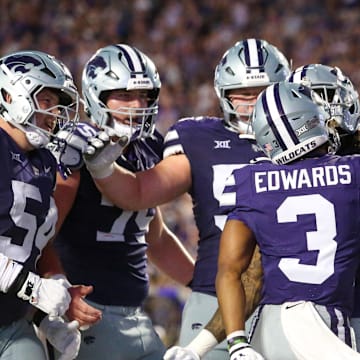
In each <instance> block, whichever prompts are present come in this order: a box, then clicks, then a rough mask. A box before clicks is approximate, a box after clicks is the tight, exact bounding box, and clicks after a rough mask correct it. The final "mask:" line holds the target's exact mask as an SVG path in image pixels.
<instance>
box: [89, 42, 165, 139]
mask: <svg viewBox="0 0 360 360" xmlns="http://www.w3.org/2000/svg"><path fill="white" fill-rule="evenodd" d="M82 88H83V97H84V100H85V107H86V110H87V113H88V115H89V116H90V118H91V120H92V121H93V122H94V123H95V124H97V126H98V127H100V128H102V129H105V130H106V129H107V128H109V129H111V130H112V131H115V133H117V135H119V136H122V135H124V134H125V135H128V136H129V135H130V137H132V138H135V137H146V136H149V135H151V134H152V132H153V130H154V122H155V117H156V115H157V113H158V101H159V93H160V88H161V82H160V78H159V74H158V72H157V69H156V67H155V65H154V63H153V62H152V61H151V60H150V58H148V57H147V56H146V55H145V54H143V53H142V52H140V51H139V50H138V49H136V48H134V47H131V46H128V45H124V44H118V45H112V46H107V47H104V48H102V49H99V50H98V51H97V52H96V53H95V54H94V56H93V57H92V58H91V59H90V60H89V61H88V62H87V64H86V65H85V68H84V71H83V76H82ZM120 90H121V91H122V92H129V95H128V96H129V98H131V96H130V93H132V92H136V93H138V92H140V93H144V92H146V94H147V95H146V97H147V101H146V104H144V105H143V106H142V107H129V106H122V107H117V108H116V109H110V108H109V107H108V106H107V99H108V97H109V94H110V93H111V92H113V91H120ZM122 119H125V121H123V120H122ZM120 122H122V123H120Z"/></svg>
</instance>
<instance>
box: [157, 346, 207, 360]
mask: <svg viewBox="0 0 360 360" xmlns="http://www.w3.org/2000/svg"><path fill="white" fill-rule="evenodd" d="M163 360H200V356H199V355H198V354H196V353H195V352H194V351H193V350H191V349H188V348H186V347H185V348H182V347H180V346H173V347H171V348H170V349H168V350H167V351H166V353H165V355H164V358H163Z"/></svg>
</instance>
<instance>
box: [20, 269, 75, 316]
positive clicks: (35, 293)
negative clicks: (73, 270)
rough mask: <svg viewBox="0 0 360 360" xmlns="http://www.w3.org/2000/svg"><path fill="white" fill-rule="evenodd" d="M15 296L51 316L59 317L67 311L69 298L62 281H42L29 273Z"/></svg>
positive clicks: (37, 276) (42, 279)
mask: <svg viewBox="0 0 360 360" xmlns="http://www.w3.org/2000/svg"><path fill="white" fill-rule="evenodd" d="M20 286H21V287H20V289H19V291H18V292H17V296H18V297H19V298H21V299H23V300H26V301H29V302H30V304H31V305H33V306H35V307H36V308H38V309H40V310H42V311H44V312H45V313H47V314H49V315H51V316H61V315H63V314H64V313H65V311H66V310H67V309H68V307H69V304H70V301H71V296H70V293H69V292H68V290H67V285H65V284H64V280H63V279H58V280H54V279H44V278H41V277H40V276H39V275H36V274H34V273H33V272H31V271H29V272H28V273H27V274H26V276H25V278H24V281H23V283H22V284H21V285H20Z"/></svg>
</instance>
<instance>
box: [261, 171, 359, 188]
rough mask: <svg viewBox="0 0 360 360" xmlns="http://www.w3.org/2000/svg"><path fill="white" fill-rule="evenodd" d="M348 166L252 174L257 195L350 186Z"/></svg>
mask: <svg viewBox="0 0 360 360" xmlns="http://www.w3.org/2000/svg"><path fill="white" fill-rule="evenodd" d="M351 180H352V178H351V171H350V166H349V165H338V166H335V165H334V166H333V165H328V166H319V167H313V168H309V169H289V170H287V169H286V170H285V169H281V170H272V171H256V172H255V173H254V181H255V189H256V192H257V193H260V192H264V191H277V190H294V189H303V188H313V187H322V186H334V185H338V184H342V185H349V184H351Z"/></svg>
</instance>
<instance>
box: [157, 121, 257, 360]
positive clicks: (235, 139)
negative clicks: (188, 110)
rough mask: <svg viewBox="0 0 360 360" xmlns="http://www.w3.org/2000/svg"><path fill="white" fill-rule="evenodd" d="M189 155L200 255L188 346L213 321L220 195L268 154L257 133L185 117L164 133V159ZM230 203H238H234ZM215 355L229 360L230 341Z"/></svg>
mask: <svg viewBox="0 0 360 360" xmlns="http://www.w3.org/2000/svg"><path fill="white" fill-rule="evenodd" d="M176 154H185V155H186V157H187V158H188V160H189V162H190V166H191V175H192V179H191V180H192V186H191V189H190V190H189V194H190V195H191V197H192V202H193V212H194V216H195V221H196V225H197V228H198V231H199V242H198V254H197V259H196V264H195V272H194V277H193V281H192V285H191V288H192V294H191V296H190V298H189V299H188V301H187V304H186V306H185V310H184V313H183V317H182V325H181V333H180V340H179V343H180V345H181V346H183V345H187V344H188V343H189V342H190V341H191V340H192V339H193V338H194V337H195V336H196V334H197V333H198V332H199V331H200V330H201V328H202V327H203V326H205V325H206V324H207V322H208V321H209V320H210V319H211V317H212V315H213V314H214V312H215V310H216V308H217V299H216V292H215V277H216V273H217V258H218V252H219V241H220V235H221V231H222V229H223V227H224V224H225V221H226V215H223V214H224V213H226V210H227V209H230V207H229V206H222V205H221V204H220V202H219V201H220V198H221V195H222V193H223V191H224V187H225V180H226V179H227V178H228V177H229V176H230V175H231V174H232V172H233V171H234V170H235V169H239V168H242V167H244V166H246V165H247V164H249V163H250V162H251V161H253V160H254V159H256V158H258V157H264V153H263V152H262V151H261V150H260V149H259V148H258V146H257V145H256V142H255V140H254V138H253V137H251V138H250V137H249V136H244V135H239V134H238V133H237V132H235V131H232V130H230V129H229V128H228V127H226V125H225V123H224V121H223V120H222V119H220V118H215V117H198V118H185V119H182V120H181V121H178V122H177V123H176V124H174V125H173V126H172V127H171V128H170V130H169V132H168V134H167V135H166V137H165V150H164V157H167V156H172V155H175V156H176ZM232 205H235V203H234V204H232ZM212 353H213V354H214V355H212V356H215V357H214V358H216V359H223V358H224V359H227V358H228V352H227V349H226V345H225V344H222V349H221V354H220V353H219V352H218V353H216V350H215V353H214V351H211V352H209V353H208V354H207V355H206V357H205V358H206V359H210V358H211V357H209V356H211V354H212Z"/></svg>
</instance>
